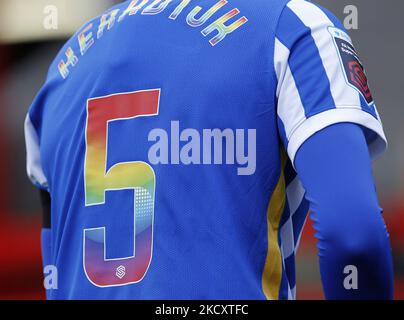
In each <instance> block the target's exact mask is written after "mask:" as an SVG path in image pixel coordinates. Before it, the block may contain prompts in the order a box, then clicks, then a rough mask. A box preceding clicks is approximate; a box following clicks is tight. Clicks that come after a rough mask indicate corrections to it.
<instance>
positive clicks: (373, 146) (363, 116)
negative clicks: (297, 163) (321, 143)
mask: <svg viewBox="0 0 404 320" xmlns="http://www.w3.org/2000/svg"><path fill="white" fill-rule="evenodd" d="M343 122H350V123H355V124H359V125H361V126H362V127H364V128H365V129H367V130H369V131H370V133H374V134H375V135H376V138H373V139H370V138H369V137H370V136H371V135H370V134H369V135H367V142H368V147H369V153H370V156H371V158H372V160H373V159H375V158H377V157H378V156H379V155H381V154H382V153H383V152H384V151H385V150H386V149H387V139H386V136H385V134H384V131H383V126H382V124H381V122H380V121H379V120H377V119H376V118H375V117H373V116H372V115H371V114H369V113H367V112H365V111H363V110H361V109H354V108H343V107H342V108H341V107H340V108H336V109H331V110H327V111H324V112H322V113H319V114H317V115H314V116H312V117H310V118H308V119H306V120H305V121H304V122H302V123H301V124H300V125H299V126H298V127H297V128H296V129H295V130H294V131H293V133H292V135H291V136H290V138H289V143H288V155H289V157H290V160H291V161H292V164H294V160H295V157H296V154H297V151H298V150H299V148H300V147H301V146H302V144H303V143H304V142H305V141H306V140H307V139H309V138H310V137H311V136H312V135H314V134H315V133H316V132H319V131H321V130H322V129H324V128H326V127H329V126H331V125H333V124H337V123H343Z"/></svg>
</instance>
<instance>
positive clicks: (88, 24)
mask: <svg viewBox="0 0 404 320" xmlns="http://www.w3.org/2000/svg"><path fill="white" fill-rule="evenodd" d="M130 2H132V1H125V2H122V3H119V4H116V5H114V6H112V7H109V8H108V9H106V10H104V11H103V12H101V13H100V14H98V15H96V16H95V17H93V18H91V19H89V20H87V21H85V22H84V23H83V24H82V25H81V26H80V27H79V28H78V29H77V30H76V32H75V33H74V34H73V35H72V36H71V37H70V38H69V39H68V40H67V41H66V42H65V43H64V45H63V46H62V47H61V49H60V50H59V51H58V53H57V54H56V56H55V58H54V60H53V61H52V63H51V65H50V67H49V71H48V77H47V78H48V81H49V80H50V79H52V78H57V79H60V78H63V77H60V76H61V73H62V74H63V63H65V64H66V63H71V65H75V63H76V62H77V60H78V59H79V58H80V56H81V55H83V54H84V52H83V50H84V49H83V45H85V44H86V41H88V40H87V39H85V38H83V37H85V36H86V34H87V35H89V34H91V35H92V36H93V32H94V30H97V29H98V27H99V25H100V23H101V22H102V17H103V16H105V15H106V14H109V13H111V12H119V11H121V10H125V9H126V8H127V7H128V5H129V3H130ZM105 27H106V28H108V25H106V26H105Z"/></svg>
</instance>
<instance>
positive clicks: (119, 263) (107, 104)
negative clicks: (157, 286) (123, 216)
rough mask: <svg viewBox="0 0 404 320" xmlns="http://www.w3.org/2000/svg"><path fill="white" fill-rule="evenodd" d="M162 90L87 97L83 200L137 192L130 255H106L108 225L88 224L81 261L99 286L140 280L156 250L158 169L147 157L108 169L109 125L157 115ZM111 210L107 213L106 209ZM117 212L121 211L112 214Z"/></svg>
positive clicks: (100, 201)
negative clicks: (154, 244)
mask: <svg viewBox="0 0 404 320" xmlns="http://www.w3.org/2000/svg"><path fill="white" fill-rule="evenodd" d="M159 99H160V90H159V89H155V90H147V91H136V92H131V93H119V94H114V95H110V96H106V97H99V98H93V99H90V100H88V102H87V126H86V133H85V135H86V158H85V166H84V187H85V205H86V206H101V205H103V204H105V192H106V191H114V190H127V189H132V190H133V192H134V213H133V215H134V242H135V243H134V249H133V251H134V252H133V255H132V256H130V257H124V258H118V259H107V258H106V243H105V232H106V231H105V227H97V228H91V229H84V235H83V236H84V239H83V265H84V272H85V274H86V276H87V278H88V279H89V280H90V282H91V283H93V284H94V285H96V286H99V287H110V286H120V285H127V284H131V283H137V282H139V281H141V280H142V279H143V278H144V276H145V274H146V272H147V269H148V268H149V265H150V261H151V257H152V250H153V219H154V189H155V175H154V170H153V169H152V168H151V167H150V165H148V164H147V163H145V162H141V161H133V162H122V163H117V164H115V165H114V166H112V167H111V168H110V169H108V170H107V159H108V158H107V144H108V124H109V123H110V122H112V121H125V120H128V119H133V118H137V117H148V116H155V115H157V114H158V108H159ZM106 214H107V213H106ZM108 214H119V212H116V213H115V212H114V213H108Z"/></svg>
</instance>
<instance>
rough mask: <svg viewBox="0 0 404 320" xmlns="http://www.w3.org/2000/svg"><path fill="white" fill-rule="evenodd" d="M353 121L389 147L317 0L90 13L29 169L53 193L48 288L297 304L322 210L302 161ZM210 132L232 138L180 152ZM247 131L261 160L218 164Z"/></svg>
mask: <svg viewBox="0 0 404 320" xmlns="http://www.w3.org/2000/svg"><path fill="white" fill-rule="evenodd" d="M340 122H352V123H356V124H359V125H362V126H363V127H364V128H365V131H366V138H367V143H368V146H369V151H370V154H371V156H372V158H373V157H375V156H377V155H378V154H380V153H381V152H382V151H383V150H384V148H385V146H386V139H385V136H384V133H383V128H382V125H381V121H380V117H379V115H378V113H377V111H376V107H375V104H374V102H373V100H372V97H371V94H370V90H369V88H368V85H367V80H366V76H365V74H364V70H363V66H362V64H361V63H360V60H359V58H358V56H357V54H356V52H355V51H354V49H353V47H352V42H351V40H350V38H349V36H348V35H347V34H346V32H345V31H344V30H343V29H342V27H341V26H340V25H339V23H338V22H337V21H336V19H335V18H334V17H333V16H332V15H331V14H330V13H328V12H327V11H325V10H323V9H321V8H319V7H317V6H316V5H314V4H312V3H310V2H307V1H303V0H292V1H286V0H270V1H268V0H257V1H253V2H247V1H243V0H230V1H224V0H221V1H218V0H201V1H187V0H183V1H180V0H178V1H139V2H138V1H126V2H124V3H122V4H119V5H118V6H115V7H114V8H112V9H111V10H109V11H108V12H106V13H105V14H103V15H101V16H100V17H97V18H95V19H93V20H92V21H90V22H88V23H86V24H85V25H84V26H83V27H82V28H81V29H80V30H79V31H78V32H77V33H76V34H75V35H74V36H73V37H72V38H71V39H70V40H69V41H68V42H67V43H66V45H65V46H64V47H63V48H62V50H61V51H60V53H59V54H58V55H57V57H56V59H55V61H54V62H53V64H52V65H51V67H50V70H49V73H48V77H47V79H46V82H45V84H44V86H43V88H42V89H41V91H40V92H39V94H38V96H37V97H36V99H35V101H34V102H33V104H32V106H31V108H30V110H29V113H28V116H27V119H26V123H25V133H26V141H27V171H28V175H29V177H30V178H31V180H32V181H33V183H34V184H35V185H36V186H38V187H39V188H44V189H46V190H48V191H49V192H50V194H51V199H52V208H51V212H52V227H51V230H50V231H46V232H44V235H43V239H44V243H45V245H44V246H43V250H44V257H46V262H45V263H46V264H52V265H55V266H56V267H57V269H58V276H59V279H58V289H57V290H50V291H49V292H48V297H49V298H50V299H67V298H76V299H84V298H94V299H108V298H118V299H166V298H169V299H207V298H209V299H217V298H222V299H223V298H225V299H265V298H267V299H293V298H295V295H296V280H295V260H294V259H295V252H296V249H297V246H298V243H299V239H300V235H301V230H302V228H303V225H304V222H305V220H306V215H307V211H308V208H309V205H308V202H307V201H306V200H305V198H304V195H305V190H304V188H303V185H302V184H301V182H300V179H299V178H298V177H297V174H296V172H295V170H294V166H293V164H294V160H295V155H296V153H297V151H298V150H299V148H300V146H301V145H302V144H303V143H304V142H305V141H306V140H307V139H309V138H310V137H311V136H312V135H314V134H315V133H316V132H318V131H321V130H322V129H324V128H326V127H328V126H330V125H332V124H335V123H340ZM187 128H191V129H192V130H188V131H186V132H185V133H184V132H183V131H182V130H184V129H187ZM156 129H158V130H159V131H158V132H160V133H161V132H166V133H168V137H167V142H168V143H169V147H168V150H166V151H167V152H168V153H169V157H168V158H167V159H164V157H162V153H164V152H165V151H164V152H163V149H160V150H159V152H153V145H154V144H155V143H158V142H161V141H160V140H162V139H163V138H161V137H162V136H160V138H159V139H160V140H159V139H158V138H156V136H153V134H154V135H155V134H156V132H157V131H153V130H156ZM205 129H212V130H213V129H219V130H220V132H221V133H222V134H223V136H226V137H230V138H229V139H230V140H229V141H228V140H226V141H227V143H223V145H215V146H212V145H210V146H209V147H207V148H204V147H202V146H201V147H200V149H199V152H200V154H192V160H191V161H189V162H186V161H185V160H184V158H186V159H188V160H189V158H190V156H189V153H190V151H189V150H188V151H187V149H185V150H181V151H179V150H177V149H179V148H180V147H184V146H185V145H186V144H187V142H189V141H190V139H191V138H192V136H195V135H196V136H198V134H199V135H200V136H203V132H204V130H205ZM226 129H230V131H229V130H227V131H226V132H225V130H226ZM237 130H238V131H237ZM252 130H253V131H252ZM153 132H154V133H153ZM181 132H183V133H184V134H183V135H182V137H181ZM151 133H153V134H151ZM240 133H244V136H241V137H242V138H244V140H245V141H244V142H245V145H244V146H245V148H243V149H244V150H243V151H244V153H243V154H246V152H247V151H248V150H249V148H250V147H251V153H254V154H255V157H254V161H252V159H251V163H249V166H248V167H247V168H246V167H244V168H240V166H239V165H236V162H237V161H238V162H237V164H240V163H242V161H239V160H240V159H243V157H242V156H240V154H236V153H237V152H236V151H237V150H236V151H235V150H231V148H230V149H229V150H230V151H234V152H233V153H232V155H233V157H234V158H233V162H231V161H230V162H229V163H226V164H224V163H221V162H223V161H220V160H221V159H220V157H219V158H218V159H216V158H215V159H214V158H213V156H212V153H215V154H219V155H220V152H218V150H221V151H222V154H221V156H222V159H223V155H228V154H227V151H228V149H227V148H228V145H231V143H232V141H233V142H234V140H231V138H232V137H233V138H234V139H235V138H236V137H237V136H240ZM249 133H251V137H252V138H255V139H251V141H250V140H249V139H247V135H248V134H249ZM175 137H178V139H176V138H175ZM163 142H164V141H163ZM163 142H161V143H162V144H161V146H163V145H164V143H163ZM211 142H212V140H211ZM212 143H214V142H212ZM253 151H254V152H253ZM192 152H196V151H195V149H193V151H192ZM181 153H184V154H185V155H188V157H182V156H181ZM229 153H231V152H229ZM150 154H152V156H150ZM153 154H154V156H153ZM156 157H162V158H161V159H163V160H162V161H160V162H158V161H156ZM230 158H231V157H230ZM161 159H160V160H161ZM236 160H237V161H236ZM209 163H211V164H209ZM244 164H245V163H244ZM250 165H251V166H250ZM241 167H242V166H241ZM240 169H241V170H240ZM243 169H244V170H243Z"/></svg>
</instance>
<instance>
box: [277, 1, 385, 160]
mask: <svg viewBox="0 0 404 320" xmlns="http://www.w3.org/2000/svg"><path fill="white" fill-rule="evenodd" d="M274 52H275V59H274V60H275V71H276V76H277V79H278V86H277V92H276V95H277V101H278V103H277V115H278V125H279V133H280V136H281V138H282V140H283V143H284V146H285V148H286V149H287V151H288V154H289V157H290V159H291V160H292V163H293V161H294V158H295V155H296V153H297V151H298V149H299V148H300V146H301V145H302V144H303V143H304V141H306V140H307V139H308V138H309V137H311V136H312V135H313V134H315V133H316V132H318V131H320V130H322V129H324V128H325V127H328V126H330V125H332V124H335V123H340V122H351V123H356V124H359V125H361V126H362V127H364V128H365V134H366V138H367V142H368V145H369V151H370V154H371V156H372V157H375V156H377V155H378V154H380V153H382V152H383V151H384V150H385V148H386V145H387V142H386V138H385V135H384V132H383V127H382V124H381V120H380V117H379V114H378V112H377V110H376V106H375V103H374V101H373V98H372V94H371V92H370V89H369V87H368V83H367V78H366V75H365V71H364V68H363V65H362V63H361V61H360V60H359V57H358V56H357V53H356V51H355V49H354V47H353V45H352V41H351V39H350V37H349V36H348V34H347V33H346V32H345V30H344V28H343V26H342V25H341V23H340V22H339V21H338V20H337V19H336V18H335V17H334V16H333V15H332V14H330V13H329V12H328V11H326V10H324V9H321V8H319V7H318V6H316V5H314V4H312V3H310V2H307V1H304V0H292V1H290V2H289V3H288V4H287V6H286V7H285V9H284V11H283V13H282V15H281V17H280V20H279V23H278V27H277V31H276V39H275V51H274Z"/></svg>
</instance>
